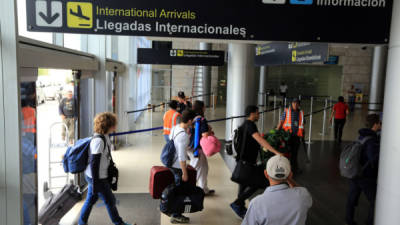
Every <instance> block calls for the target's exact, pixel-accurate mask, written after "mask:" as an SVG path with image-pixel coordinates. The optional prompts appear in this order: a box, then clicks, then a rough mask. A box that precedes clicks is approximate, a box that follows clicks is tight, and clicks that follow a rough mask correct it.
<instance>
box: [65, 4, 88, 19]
mask: <svg viewBox="0 0 400 225" xmlns="http://www.w3.org/2000/svg"><path fill="white" fill-rule="evenodd" d="M69 13H70V14H71V15H74V16H77V17H79V18H82V19H84V20H90V18H89V17H87V16H84V15H83V13H82V8H81V6H80V5H78V11H77V12H74V11H73V10H72V9H69Z"/></svg>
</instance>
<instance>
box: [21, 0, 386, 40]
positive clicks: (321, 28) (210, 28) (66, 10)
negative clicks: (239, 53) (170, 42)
mask: <svg viewBox="0 0 400 225" xmlns="http://www.w3.org/2000/svg"><path fill="white" fill-rule="evenodd" d="M26 2H27V17H28V18H27V19H28V30H29V31H44V32H63V33H86V34H111V35H134V36H157V37H168V38H170V37H182V38H203V39H228V40H264V41H265V40H276V41H307V42H346V43H387V42H388V39H389V31H390V21H391V15H392V5H393V0H340V1H339V0H248V1H243V0H230V1H228V2H227V1H224V0H202V1H187V0H163V1H160V0H146V1H142V0H129V1H127V0H96V1H95V0H79V1H78V0H72V1H70V0H27V1H26ZM371 15H373V16H371Z"/></svg>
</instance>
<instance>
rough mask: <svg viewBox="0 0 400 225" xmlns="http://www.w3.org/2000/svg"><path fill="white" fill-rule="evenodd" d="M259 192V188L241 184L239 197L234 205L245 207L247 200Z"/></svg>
mask: <svg viewBox="0 0 400 225" xmlns="http://www.w3.org/2000/svg"><path fill="white" fill-rule="evenodd" d="M257 190H258V188H256V187H250V186H247V185H243V184H239V192H238V197H237V199H236V200H235V201H234V202H233V203H234V204H236V205H239V206H242V207H244V206H245V201H246V199H248V198H250V197H251V196H252V195H253V194H254V193H256V191H257Z"/></svg>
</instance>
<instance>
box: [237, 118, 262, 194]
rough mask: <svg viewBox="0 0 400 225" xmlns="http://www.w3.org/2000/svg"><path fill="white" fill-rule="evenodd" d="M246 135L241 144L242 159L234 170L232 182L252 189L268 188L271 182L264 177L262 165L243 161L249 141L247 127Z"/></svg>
mask: <svg viewBox="0 0 400 225" xmlns="http://www.w3.org/2000/svg"><path fill="white" fill-rule="evenodd" d="M244 135H245V136H244V140H243V142H242V143H241V151H240V157H239V160H238V162H237V163H236V166H235V169H234V170H233V173H232V177H231V180H232V181H233V182H235V183H238V184H242V185H246V186H250V187H258V188H266V187H267V186H268V184H269V182H268V180H267V178H266V177H265V175H264V168H265V167H264V166H263V165H262V164H261V165H257V164H253V163H249V162H246V161H245V160H243V159H242V158H243V154H244V147H245V143H246V139H247V126H246V127H245V129H244Z"/></svg>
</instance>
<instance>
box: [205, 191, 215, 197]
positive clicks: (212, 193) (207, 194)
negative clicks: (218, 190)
mask: <svg viewBox="0 0 400 225" xmlns="http://www.w3.org/2000/svg"><path fill="white" fill-rule="evenodd" d="M214 194H215V190H208V192H207V193H205V195H206V196H210V195H214Z"/></svg>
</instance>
